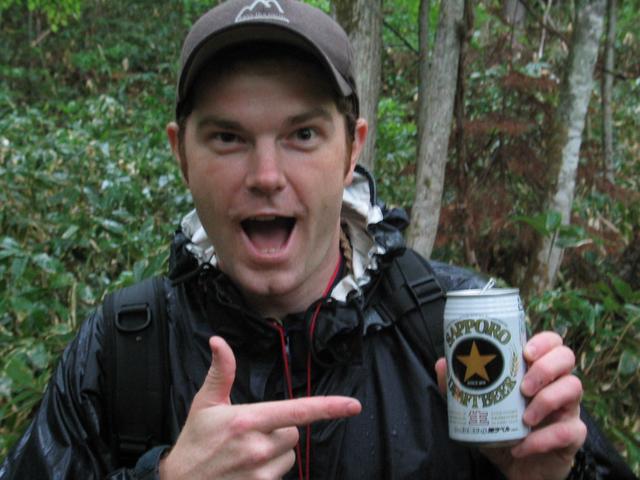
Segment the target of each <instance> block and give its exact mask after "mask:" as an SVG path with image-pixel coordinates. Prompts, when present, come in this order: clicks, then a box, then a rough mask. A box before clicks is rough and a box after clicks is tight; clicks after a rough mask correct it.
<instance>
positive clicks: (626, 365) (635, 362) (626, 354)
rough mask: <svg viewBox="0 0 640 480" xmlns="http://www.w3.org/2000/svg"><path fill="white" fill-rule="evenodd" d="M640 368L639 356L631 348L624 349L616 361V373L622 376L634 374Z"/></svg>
mask: <svg viewBox="0 0 640 480" xmlns="http://www.w3.org/2000/svg"><path fill="white" fill-rule="evenodd" d="M638 369H640V356H638V354H637V353H636V352H633V351H631V350H624V351H623V352H622V355H620V360H619V361H618V373H619V374H620V375H622V376H624V377H628V376H631V375H633V374H635V373H636V372H637V371H638Z"/></svg>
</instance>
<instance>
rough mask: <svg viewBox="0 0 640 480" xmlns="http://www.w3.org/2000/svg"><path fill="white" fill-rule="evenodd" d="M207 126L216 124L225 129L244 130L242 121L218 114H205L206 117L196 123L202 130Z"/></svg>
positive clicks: (215, 125) (197, 127)
mask: <svg viewBox="0 0 640 480" xmlns="http://www.w3.org/2000/svg"><path fill="white" fill-rule="evenodd" d="M207 126H214V127H217V128H221V129H224V130H236V131H237V130H244V129H243V128H242V125H241V124H240V122H236V121H233V120H228V119H226V118H222V117H218V116H216V115H205V116H204V117H202V118H201V119H199V120H198V123H197V124H196V130H200V129H202V128H204V127H207Z"/></svg>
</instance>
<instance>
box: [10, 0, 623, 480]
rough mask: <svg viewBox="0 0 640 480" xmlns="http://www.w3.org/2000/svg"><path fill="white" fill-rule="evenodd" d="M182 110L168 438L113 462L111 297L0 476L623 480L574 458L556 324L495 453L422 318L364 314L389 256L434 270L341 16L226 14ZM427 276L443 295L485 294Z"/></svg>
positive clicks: (189, 44) (576, 410) (185, 67)
mask: <svg viewBox="0 0 640 480" xmlns="http://www.w3.org/2000/svg"><path fill="white" fill-rule="evenodd" d="M177 100H178V101H177V108H176V122H172V123H170V124H169V126H168V127H167V134H168V137H169V142H170V144H171V148H172V150H173V152H174V155H175V157H176V159H177V161H178V163H179V165H180V168H181V170H182V173H183V176H184V179H185V181H186V183H187V185H188V187H189V189H190V191H191V193H192V196H193V200H194V203H195V207H196V209H195V211H194V212H192V213H191V214H189V215H187V216H186V217H185V218H184V220H183V222H182V225H181V230H180V231H179V232H178V233H177V235H176V238H175V239H174V243H173V246H172V260H171V271H170V273H169V276H168V280H167V281H166V282H165V284H164V289H165V293H164V295H165V296H166V302H167V303H166V317H167V320H166V321H167V331H168V341H167V342H166V348H167V350H168V358H169V368H168V375H167V376H168V377H169V379H168V380H169V381H170V385H171V386H170V395H169V397H170V404H171V405H170V409H169V410H170V413H169V416H168V418H167V419H165V418H158V417H156V419H157V420H158V422H166V424H167V425H168V426H169V428H168V431H169V432H170V433H168V434H167V436H166V438H164V439H163V440H164V443H165V445H161V446H158V447H154V448H150V449H149V450H148V451H146V452H141V454H140V456H139V458H138V459H137V462H136V465H135V466H133V467H131V468H128V469H120V470H119V467H121V463H120V462H119V460H118V452H117V451H116V450H114V448H113V445H112V444H111V441H110V439H111V438H112V437H113V435H114V431H113V430H114V427H113V424H114V422H113V418H111V414H112V413H113V411H114V410H113V408H112V405H111V404H110V401H109V399H110V398H111V397H112V392H110V391H109V388H110V387H109V385H111V384H110V383H109V380H108V378H109V376H110V375H112V374H113V372H112V371H111V367H112V365H111V363H110V362H109V361H108V359H109V358H110V355H112V353H109V349H110V348H113V345H112V344H110V343H109V342H110V340H109V338H107V337H108V336H107V335H106V333H105V332H106V331H107V330H108V327H107V325H106V322H107V319H108V318H109V317H110V316H111V315H110V314H107V313H105V312H103V310H102V309H99V310H98V311H97V312H96V313H95V314H94V315H92V316H91V317H90V318H89V319H88V320H87V322H85V324H84V325H83V326H82V328H81V331H80V332H79V334H78V337H77V338H76V340H75V341H74V342H73V343H72V344H71V345H70V346H69V347H68V349H67V350H66V351H65V354H64V355H63V358H62V361H61V364H60V366H59V367H58V369H57V371H56V373H55V374H54V377H53V378H52V380H51V384H50V385H49V388H48V389H47V392H46V394H45V397H44V399H43V403H42V406H41V407H40V410H39V411H38V413H37V415H36V418H35V419H34V423H33V424H32V425H31V426H30V427H29V429H28V430H27V432H26V433H25V435H24V436H23V438H22V439H21V440H20V441H19V442H18V444H17V446H16V448H15V449H14V451H13V452H12V453H11V454H10V455H9V457H8V458H7V460H6V461H5V463H4V464H3V466H2V468H1V469H0V477H2V478H46V477H51V478H101V477H104V476H105V475H110V476H111V478H157V477H159V478H162V479H187V478H188V479H200V478H203V479H204V478H207V479H213V478H215V479H226V478H243V479H244V478H298V479H302V478H317V479H334V478H335V479H350V478H395V479H409V478H438V479H443V478H452V479H455V478H478V479H480V478H482V479H485V478H505V477H506V478H511V479H516V478H517V479H528V478H531V479H534V478H535V479H563V478H567V476H568V475H574V476H575V475H578V474H579V475H583V474H584V473H585V471H587V470H585V468H586V467H587V466H588V465H591V466H594V468H595V467H597V468H599V469H600V470H599V472H600V473H604V474H606V473H611V475H615V473H613V468H614V467H612V466H611V465H608V464H602V465H595V464H594V458H596V457H597V456H598V452H597V451H595V450H590V449H588V448H583V449H581V447H582V446H583V443H584V441H585V437H586V434H587V431H586V430H587V429H586V427H585V424H584V423H583V422H582V420H581V419H580V404H579V402H580V397H581V394H582V387H581V384H580V381H579V380H578V379H577V378H576V377H575V376H573V375H572V374H571V371H572V369H573V367H574V356H573V353H572V352H571V350H570V349H568V348H567V347H564V346H563V345H562V340H561V338H560V337H559V336H558V335H556V334H554V333H551V332H544V333H541V334H538V335H536V336H534V337H533V338H532V339H531V340H530V341H529V342H528V343H527V346H526V349H525V357H526V360H527V362H528V363H529V370H528V373H527V374H526V376H525V379H524V382H523V385H522V392H523V394H524V395H526V396H527V397H529V398H530V403H529V405H528V408H527V410H526V412H525V415H524V421H525V422H526V423H528V424H529V425H531V426H532V428H533V430H532V433H531V434H530V435H529V436H528V437H527V438H526V439H525V440H524V441H522V442H521V443H519V444H518V445H516V446H513V447H504V448H500V449H484V450H478V449H475V448H472V447H466V446H463V445H459V444H456V443H455V442H452V441H451V440H449V438H448V434H447V429H446V424H447V420H446V405H445V402H444V399H443V396H442V394H441V391H443V383H444V382H443V378H444V375H445V369H446V366H445V364H444V361H443V360H442V359H441V360H439V361H438V363H437V364H436V365H435V371H434V367H433V365H430V364H429V358H428V355H427V354H425V351H424V345H423V344H422V343H420V342H418V341H417V339H416V338H415V337H414V336H413V335H412V334H411V333H410V332H414V330H412V329H411V327H412V325H411V323H410V322H411V319H412V318H414V317H407V318H403V317H402V316H401V315H396V316H394V315H393V314H391V315H388V316H385V315H383V314H382V312H383V310H380V309H378V310H377V309H376V308H372V305H374V306H376V305H378V306H379V305H380V302H383V303H384V302H389V301H390V300H389V299H387V298H385V295H386V296H388V287H387V285H388V283H389V280H390V278H391V273H390V271H391V269H392V268H398V267H397V265H398V264H397V263H396V259H397V258H400V257H404V256H405V255H409V258H412V259H413V261H414V262H417V263H419V264H420V265H422V267H421V268H422V269H424V270H425V271H427V270H429V271H430V267H429V266H427V265H426V262H424V261H423V260H422V259H420V258H419V257H417V256H415V255H414V254H411V253H405V251H404V246H403V243H402V239H401V236H400V234H399V231H398V229H397V228H396V226H398V224H399V223H401V218H400V217H398V216H397V215H394V212H386V211H384V210H383V209H382V208H381V207H380V206H379V205H378V204H377V203H376V199H375V191H374V187H373V181H372V180H371V178H370V177H369V176H368V174H367V173H366V172H365V171H364V170H362V169H359V168H357V167H356V162H357V158H358V155H359V153H360V151H361V149H362V145H363V143H364V140H365V138H366V134H367V124H366V122H365V120H364V119H361V118H358V106H357V94H356V91H355V86H354V81H353V74H352V72H351V57H350V52H349V44H348V39H347V37H346V35H345V33H344V32H343V31H342V29H341V28H340V27H339V26H338V25H336V24H335V22H333V21H332V20H331V19H330V18H329V17H327V16H326V15H324V14H323V13H322V12H320V11H318V10H316V9H314V8H311V7H309V6H307V5H304V4H302V3H298V2H296V1H294V0H268V1H265V0H255V1H253V0H231V1H229V2H227V3H225V4H223V5H221V6H219V7H216V8H215V9H213V10H212V11H210V12H208V13H207V14H206V15H204V16H203V17H202V18H201V19H200V20H199V21H198V22H197V23H196V24H195V25H194V26H193V28H192V30H191V32H190V33H189V35H188V36H187V39H186V40H185V44H184V47H183V52H182V67H181V70H180V78H179V83H178V91H177ZM434 268H435V270H436V276H437V279H438V281H439V282H440V284H442V286H443V287H444V288H445V289H452V288H469V287H477V286H478V285H480V284H479V283H478V282H479V279H478V278H476V277H474V276H472V275H470V274H468V273H466V272H464V271H462V270H460V269H455V268H452V267H447V266H443V265H439V264H434ZM436 320H437V319H436ZM125 361H126V359H125ZM132 368H133V367H132ZM436 372H437V374H436ZM436 377H437V381H436ZM438 383H439V384H440V388H438ZM115 433H116V434H117V433H118V432H115ZM591 443H593V442H591ZM578 452H580V453H579V455H576V454H577V453H578ZM587 473H588V472H587ZM591 473H594V471H591ZM594 475H595V473H594ZM576 478H583V477H576ZM584 478H590V477H587V476H585V477H584ZM593 478H595V477H593ZM612 478H613V477H612ZM616 478H619V477H616Z"/></svg>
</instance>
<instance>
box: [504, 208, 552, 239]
mask: <svg viewBox="0 0 640 480" xmlns="http://www.w3.org/2000/svg"><path fill="white" fill-rule="evenodd" d="M512 220H514V221H516V222H522V223H526V224H527V225H529V226H531V227H532V228H533V229H534V230H535V231H536V232H538V233H539V234H540V235H542V236H544V237H549V236H551V235H553V234H554V233H555V231H556V230H557V229H558V227H560V224H561V223H562V216H561V215H560V213H558V212H556V211H553V210H550V211H548V212H544V213H539V214H538V215H535V216H533V217H530V216H527V215H514V216H513V217H512Z"/></svg>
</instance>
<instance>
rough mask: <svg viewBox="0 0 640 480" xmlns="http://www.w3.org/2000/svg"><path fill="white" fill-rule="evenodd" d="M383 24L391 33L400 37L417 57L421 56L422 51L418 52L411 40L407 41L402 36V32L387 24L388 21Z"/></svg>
mask: <svg viewBox="0 0 640 480" xmlns="http://www.w3.org/2000/svg"><path fill="white" fill-rule="evenodd" d="M382 24H383V25H384V26H385V27H386V28H388V29H389V30H390V31H391V33H393V34H394V35H395V36H396V37H398V38H399V39H400V41H401V42H402V43H404V44H405V45H406V46H407V47H408V48H409V50H411V51H412V52H413V53H415V54H416V55H420V50H418V49H417V48H416V47H414V46H413V45H411V43H410V42H409V40H407V39H406V38H404V36H402V34H401V33H400V32H398V31H397V30H396V29H395V28H394V27H393V25H391V24H390V23H389V22H387V21H386V20H383V22H382Z"/></svg>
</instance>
